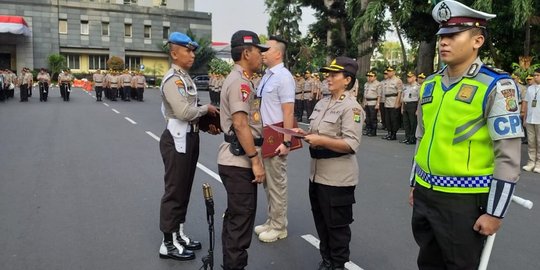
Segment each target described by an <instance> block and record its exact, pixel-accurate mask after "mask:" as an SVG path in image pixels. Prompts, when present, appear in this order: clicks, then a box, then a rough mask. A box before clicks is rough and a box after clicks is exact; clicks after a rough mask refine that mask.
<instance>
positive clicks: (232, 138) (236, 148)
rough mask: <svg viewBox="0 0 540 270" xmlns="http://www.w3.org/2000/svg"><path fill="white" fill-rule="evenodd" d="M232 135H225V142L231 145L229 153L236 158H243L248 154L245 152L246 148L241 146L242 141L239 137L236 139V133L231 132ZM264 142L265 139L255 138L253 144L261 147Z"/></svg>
mask: <svg viewBox="0 0 540 270" xmlns="http://www.w3.org/2000/svg"><path fill="white" fill-rule="evenodd" d="M230 132H231V133H232V135H228V134H225V135H224V137H225V141H226V142H228V143H229V144H230V145H229V151H231V153H232V154H233V155H235V156H243V155H245V154H246V151H244V148H242V145H241V144H240V141H239V140H238V137H236V134H235V133H234V131H232V130H231V131H230ZM263 142H264V139H263V138H254V139H253V143H254V144H255V146H261V145H262V144H263Z"/></svg>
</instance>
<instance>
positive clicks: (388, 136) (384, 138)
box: [381, 131, 390, 140]
mask: <svg viewBox="0 0 540 270" xmlns="http://www.w3.org/2000/svg"><path fill="white" fill-rule="evenodd" d="M388 138H390V131H388V133H387V134H386V135H385V136H384V137H382V138H381V139H383V140H388Z"/></svg>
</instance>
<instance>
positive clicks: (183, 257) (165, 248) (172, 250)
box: [159, 241, 195, 261]
mask: <svg viewBox="0 0 540 270" xmlns="http://www.w3.org/2000/svg"><path fill="white" fill-rule="evenodd" d="M159 257H160V258H162V259H173V260H178V261H190V260H193V259H195V253H193V251H191V250H186V249H184V248H182V253H180V251H179V250H178V248H176V246H175V245H174V243H173V241H163V242H162V243H161V247H160V248H159Z"/></svg>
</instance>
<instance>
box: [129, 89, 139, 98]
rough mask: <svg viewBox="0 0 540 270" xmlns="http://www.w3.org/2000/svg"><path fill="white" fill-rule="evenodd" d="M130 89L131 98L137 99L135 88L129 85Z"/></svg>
mask: <svg viewBox="0 0 540 270" xmlns="http://www.w3.org/2000/svg"><path fill="white" fill-rule="evenodd" d="M129 88H130V89H131V98H132V99H135V100H139V98H138V97H137V88H135V87H129Z"/></svg>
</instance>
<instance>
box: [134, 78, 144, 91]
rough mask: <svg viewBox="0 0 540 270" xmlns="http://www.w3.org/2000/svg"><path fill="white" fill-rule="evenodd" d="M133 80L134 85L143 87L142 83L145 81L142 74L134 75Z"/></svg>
mask: <svg viewBox="0 0 540 270" xmlns="http://www.w3.org/2000/svg"><path fill="white" fill-rule="evenodd" d="M134 81H135V87H137V88H143V89H144V83H145V82H146V78H145V77H144V75H142V74H140V75H137V76H135V77H134Z"/></svg>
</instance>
